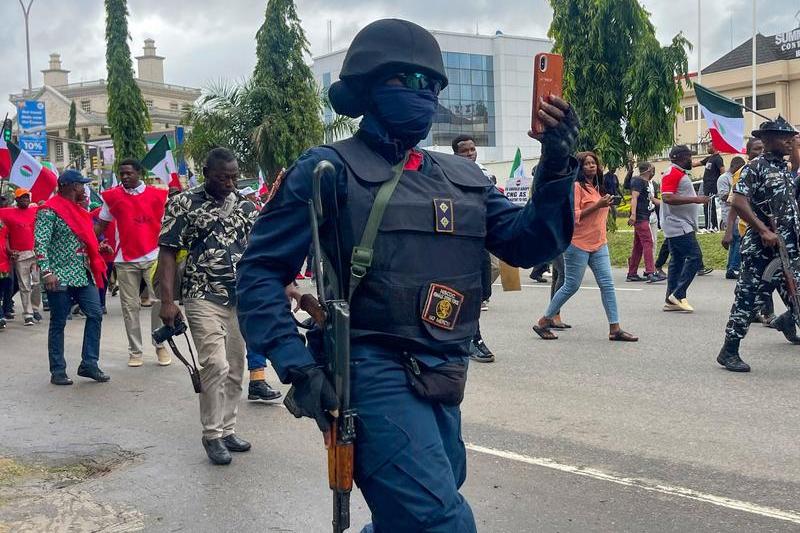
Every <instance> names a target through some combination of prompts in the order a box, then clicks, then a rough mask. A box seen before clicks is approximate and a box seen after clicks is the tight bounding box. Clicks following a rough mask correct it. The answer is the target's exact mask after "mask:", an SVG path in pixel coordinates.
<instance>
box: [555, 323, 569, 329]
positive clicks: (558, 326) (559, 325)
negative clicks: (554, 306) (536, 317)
mask: <svg viewBox="0 0 800 533" xmlns="http://www.w3.org/2000/svg"><path fill="white" fill-rule="evenodd" d="M550 327H551V328H553V329H570V328H571V327H572V326H570V325H569V324H567V323H566V322H553V325H552V326H550Z"/></svg>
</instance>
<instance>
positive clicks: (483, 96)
mask: <svg viewBox="0 0 800 533" xmlns="http://www.w3.org/2000/svg"><path fill="white" fill-rule="evenodd" d="M431 33H432V34H433V35H434V37H435V38H436V40H437V41H438V42H439V46H440V47H441V49H442V56H443V59H444V64H445V68H446V69H447V77H448V79H449V80H450V84H449V86H448V87H447V88H446V89H444V90H443V91H442V93H441V94H440V95H439V111H438V113H437V116H436V119H435V120H434V124H433V128H432V130H431V133H430V134H429V135H428V138H427V139H425V141H423V142H422V143H420V144H421V145H422V146H424V147H431V148H433V149H435V150H440V151H444V152H451V151H452V149H451V147H450V143H451V141H452V139H453V138H454V137H456V136H457V135H459V134H461V133H468V134H472V135H473V136H474V137H475V140H476V143H477V145H478V157H479V159H480V161H481V162H484V163H490V164H491V163H501V164H499V165H492V167H494V168H493V170H494V171H495V172H496V173H497V174H498V175H499V176H503V175H504V174H503V173H501V169H502V168H504V167H506V166H510V164H507V165H503V164H502V163H503V162H510V161H511V160H513V158H514V154H515V153H516V151H517V148H518V147H519V148H520V149H521V150H522V156H523V158H524V159H533V158H537V157H538V155H539V152H540V145H539V143H538V142H535V141H533V140H532V139H531V138H529V137H528V130H529V129H530V125H531V103H532V90H533V58H534V56H535V55H536V54H538V53H540V52H549V51H550V50H551V48H552V44H553V43H552V42H551V41H550V40H548V39H541V38H534V37H518V36H511V35H503V34H502V33H500V32H498V33H497V34H496V35H475V34H467V33H453V32H445V31H431ZM346 53H347V50H339V51H336V52H332V53H329V54H324V55H320V56H317V57H314V58H313V59H314V64H313V65H312V70H313V72H314V77H315V78H316V80H317V83H319V85H320V86H321V87H323V88H327V87H329V86H330V85H331V83H332V82H334V81H336V80H338V79H339V72H340V71H341V68H342V63H343V62H344V57H345V54H346ZM325 115H326V116H325V120H326V121H328V120H330V119H331V118H332V111H330V110H326V112H325ZM505 175H507V173H506V174H505Z"/></svg>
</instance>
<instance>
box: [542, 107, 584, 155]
mask: <svg viewBox="0 0 800 533" xmlns="http://www.w3.org/2000/svg"><path fill="white" fill-rule="evenodd" d="M580 126H581V122H580V120H579V119H578V115H577V113H575V108H573V107H572V106H569V109H567V112H566V114H565V116H564V119H563V120H561V122H559V123H558V125H556V126H555V127H552V128H545V130H544V133H543V134H542V138H541V143H542V162H543V163H544V165H545V167H546V168H548V169H553V168H558V169H561V168H563V167H564V166H565V163H566V160H567V158H568V157H569V156H571V155H572V154H573V153H575V145H576V144H577V142H578V133H579V130H580Z"/></svg>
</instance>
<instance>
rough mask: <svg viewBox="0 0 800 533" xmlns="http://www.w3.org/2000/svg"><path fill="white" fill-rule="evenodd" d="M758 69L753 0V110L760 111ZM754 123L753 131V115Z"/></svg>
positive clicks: (754, 3)
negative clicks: (757, 97) (758, 103)
mask: <svg viewBox="0 0 800 533" xmlns="http://www.w3.org/2000/svg"><path fill="white" fill-rule="evenodd" d="M756 68H757V67H756V0H753V72H752V76H753V79H752V81H751V83H752V87H751V88H752V90H753V104H752V105H753V109H755V110H758V105H757V104H756ZM752 121H753V122H752V125H753V129H756V115H755V114H753V117H752Z"/></svg>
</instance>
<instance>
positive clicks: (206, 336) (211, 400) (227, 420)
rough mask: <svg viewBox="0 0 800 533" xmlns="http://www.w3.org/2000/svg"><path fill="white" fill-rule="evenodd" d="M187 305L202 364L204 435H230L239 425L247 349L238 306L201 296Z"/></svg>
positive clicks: (187, 317)
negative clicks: (238, 415) (212, 300)
mask: <svg viewBox="0 0 800 533" xmlns="http://www.w3.org/2000/svg"><path fill="white" fill-rule="evenodd" d="M184 306H185V309H186V319H187V321H188V323H189V329H190V330H191V332H192V340H193V341H194V345H195V346H196V347H197V358H198V362H199V363H200V366H201V367H202V368H201V369H200V381H201V383H202V384H203V392H201V393H200V423H201V424H202V425H203V437H205V438H207V439H217V438H220V437H227V436H228V435H231V434H232V433H234V429H235V426H236V413H237V411H238V410H239V400H240V399H241V397H242V380H243V377H244V361H245V352H246V350H245V345H244V338H243V337H242V334H241V332H240V331H239V320H238V318H237V316H236V307H225V306H222V305H219V304H215V303H213V302H209V301H207V300H199V299H187V300H186V301H185V302H184Z"/></svg>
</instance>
